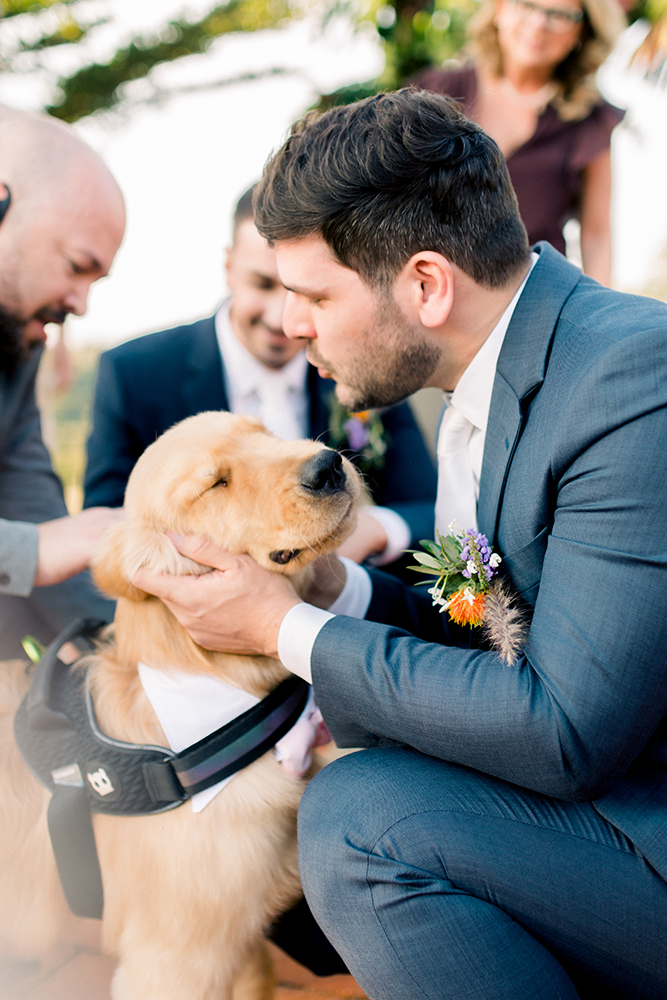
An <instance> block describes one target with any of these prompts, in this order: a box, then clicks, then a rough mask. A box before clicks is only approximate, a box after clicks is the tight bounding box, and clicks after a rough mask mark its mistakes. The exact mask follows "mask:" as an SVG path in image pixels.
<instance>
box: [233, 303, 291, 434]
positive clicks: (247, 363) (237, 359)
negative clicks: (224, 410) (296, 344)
mask: <svg viewBox="0 0 667 1000" xmlns="http://www.w3.org/2000/svg"><path fill="white" fill-rule="evenodd" d="M230 305H231V299H227V301H226V302H223V304H222V305H221V306H220V308H219V309H218V311H217V313H216V316H215V332H216V336H217V338H218V347H219V348H220V354H221V355H222V358H223V360H224V365H223V370H224V376H225V391H226V393H227V401H228V403H229V409H230V410H231V412H232V413H244V414H247V415H248V416H251V417H259V418H260V420H262V421H263V422H264V424H265V426H266V427H267V428H268V430H270V431H273V433H274V434H276V435H277V436H278V437H282V438H283V439H284V440H297V439H298V438H304V437H308V394H307V391H306V380H307V373H308V361H307V359H306V355H305V354H304V352H303V351H299V353H298V354H297V355H295V357H293V358H292V359H291V360H290V361H288V362H287V364H286V365H283V367H282V368H277V369H271V368H268V367H267V366H266V365H263V364H262V362H261V361H258V360H257V358H256V357H254V355H252V354H251V353H250V351H249V350H248V349H247V347H245V346H244V345H243V344H242V343H241V341H240V340H239V339H238V337H237V336H236V334H235V333H234V329H233V327H232V324H231V320H230V318H229V308H230ZM265 386H268V391H263V390H264V387H265ZM272 404H273V405H272ZM285 404H286V405H285ZM286 409H287V410H288V412H285V410H286ZM274 428H275V429H274Z"/></svg>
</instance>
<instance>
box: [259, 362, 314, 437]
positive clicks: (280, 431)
mask: <svg viewBox="0 0 667 1000" xmlns="http://www.w3.org/2000/svg"><path fill="white" fill-rule="evenodd" d="M257 395H258V396H259V404H260V407H259V417H260V419H261V420H262V422H263V424H264V426H265V427H266V428H267V430H270V431H271V432H272V433H273V434H275V435H276V437H279V438H282V439H283V441H295V440H297V439H299V438H302V437H303V429H302V428H301V427H300V426H299V421H298V419H297V417H296V414H295V412H294V404H293V401H292V397H291V392H290V385H289V382H288V381H287V379H286V378H285V377H284V375H283V374H282V373H281V372H272V371H267V372H265V373H264V374H263V375H262V378H261V380H260V381H259V383H258V385H257Z"/></svg>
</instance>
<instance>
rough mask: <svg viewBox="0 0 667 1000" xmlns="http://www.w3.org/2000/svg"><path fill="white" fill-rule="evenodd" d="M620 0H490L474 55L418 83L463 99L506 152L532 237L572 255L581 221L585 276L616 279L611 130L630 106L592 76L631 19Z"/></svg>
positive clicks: (475, 29) (473, 36) (474, 25)
mask: <svg viewBox="0 0 667 1000" xmlns="http://www.w3.org/2000/svg"><path fill="white" fill-rule="evenodd" d="M624 23H625V22H624V16H623V12H622V10H621V7H620V6H619V5H618V3H617V2H616V0H485V3H484V4H483V6H482V8H481V10H480V11H479V12H478V14H477V15H476V16H475V17H474V18H473V19H472V20H471V22H470V29H469V35H470V46H469V48H470V54H471V56H472V61H471V62H469V63H467V64H465V65H463V66H462V67H461V68H458V69H448V70H445V69H432V70H427V71H425V72H424V73H422V74H420V75H419V76H418V77H417V79H416V80H415V82H416V83H417V84H419V85H420V86H422V87H424V88H425V89H426V90H432V91H436V92H438V93H445V94H449V95H450V96H451V97H455V98H457V99H458V100H460V101H461V102H462V104H463V106H464V109H465V112H466V114H467V115H468V116H469V117H470V118H472V119H474V120H475V121H476V122H478V124H480V125H481V126H482V128H484V129H485V131H486V132H488V133H489V135H491V136H493V138H494V139H495V140H496V142H497V143H498V145H499V146H500V149H501V150H502V152H503V153H504V154H505V157H506V159H507V165H508V167H509V171H510V176H511V178H512V183H513V184H514V188H515V191H516V193H517V198H518V200H519V209H520V211H521V216H522V218H523V221H524V223H525V225H526V229H527V230H528V237H529V239H530V242H531V243H537V242H538V241H539V240H548V241H549V242H550V243H551V244H552V245H553V246H555V247H556V249H558V250H560V251H561V252H563V253H564V252H565V239H564V237H563V225H564V224H565V222H567V220H568V219H570V218H577V219H579V221H580V223H581V255H582V262H583V268H584V271H585V273H586V274H589V275H590V276H591V277H593V278H596V279H597V280H598V281H601V282H603V283H604V284H609V279H610V272H611V248H610V244H611V239H610V225H609V205H610V197H611V155H610V137H611V132H612V129H613V128H614V126H615V125H617V124H618V122H619V121H620V120H621V118H622V115H623V113H622V112H621V111H619V110H618V109H617V108H614V107H612V106H611V105H610V104H608V103H607V102H606V101H604V100H602V98H601V97H600V94H599V92H598V91H597V89H596V87H595V81H594V74H595V71H596V70H597V69H598V67H599V66H600V65H601V64H602V62H603V61H604V59H605V58H606V56H607V55H608V53H609V52H610V50H611V48H612V46H613V44H614V42H615V40H616V38H617V37H618V35H619V33H620V31H621V30H622V28H623V26H624Z"/></svg>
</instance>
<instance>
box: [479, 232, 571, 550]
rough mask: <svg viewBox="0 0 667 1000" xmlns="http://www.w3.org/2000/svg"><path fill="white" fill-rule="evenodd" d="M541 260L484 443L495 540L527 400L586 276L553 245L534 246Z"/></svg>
mask: <svg viewBox="0 0 667 1000" xmlns="http://www.w3.org/2000/svg"><path fill="white" fill-rule="evenodd" d="M535 250H536V251H537V252H538V253H539V254H540V259H539V261H538V262H537V264H536V265H535V267H534V268H533V271H532V273H531V275H530V277H529V279H528V281H527V282H526V287H525V288H524V290H523V293H522V295H521V298H520V299H519V301H518V303H517V306H516V308H515V310H514V314H513V316H512V319H511V321H510V325H509V327H508V329H507V333H506V335H505V341H504V343H503V346H502V349H501V351H500V356H499V358H498V364H497V367H496V378H495V381H494V384H493V395H492V397H491V408H490V410H489V420H488V424H487V431H486V441H485V444H484V460H483V463H482V475H481V479H480V486H479V501H478V505H477V520H478V524H479V530H480V531H482V532H483V533H484V534H485V535H486V536H487V538H489V539H490V540H491V541H492V543H493V541H495V538H496V531H497V528H498V517H499V514H500V507H501V502H502V496H503V489H504V486H505V482H506V480H507V473H508V471H509V467H510V464H511V461H512V456H513V455H514V451H515V448H516V446H517V443H518V441H519V438H520V437H521V432H522V429H523V422H524V420H525V413H526V403H527V402H528V401H529V400H530V399H531V398H532V397H533V396H534V395H535V393H536V392H537V391H538V390H539V387H540V386H541V385H542V382H543V381H544V376H545V373H546V369H547V364H548V358H549V350H550V346H551V340H552V337H553V334H554V331H555V328H556V324H557V322H558V318H559V316H560V313H561V310H562V308H563V305H564V303H565V301H566V299H567V298H568V296H569V295H570V293H571V292H572V289H573V288H574V287H575V285H576V284H577V283H578V281H579V279H580V278H581V272H580V271H579V269H578V268H576V267H574V266H573V265H572V264H570V263H568V261H566V260H565V258H564V257H562V256H561V255H560V254H559V253H558V252H557V251H556V250H554V249H553V247H551V246H550V245H549V244H548V243H540V244H538V245H537V247H535Z"/></svg>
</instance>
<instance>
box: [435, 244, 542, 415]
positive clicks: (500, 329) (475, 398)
mask: <svg viewBox="0 0 667 1000" xmlns="http://www.w3.org/2000/svg"><path fill="white" fill-rule="evenodd" d="M530 257H531V260H530V267H529V269H528V273H527V274H526V277H525V278H524V279H523V281H522V282H521V284H520V285H519V287H518V288H517V290H516V294H515V296H514V298H513V299H512V301H511V302H510V304H509V305H508V307H507V309H506V310H505V312H504V313H503V314H502V316H501V317H500V319H499V320H498V322H497V323H496V325H495V326H494V328H493V330H492V331H491V333H490V334H489V336H488V337H487V339H486V340H485V341H484V343H483V344H482V346H481V347H480V349H479V351H478V352H477V354H476V355H475V357H474V358H473V359H472V361H471V362H470V364H469V365H468V367H467V368H466V370H465V371H464V372H463V375H462V376H461V378H460V379H459V381H458V383H457V385H456V388H455V389H454V391H453V392H452V393H445V400H446V401H447V403H448V404H450V403H451V404H452V405H453V406H455V407H456V409H457V410H458V411H459V413H462V414H463V416H464V417H466V418H467V419H468V420H469V421H470V423H471V424H472V425H473V426H474V427H477V428H478V429H479V430H481V431H484V432H486V425H487V421H488V419H489V410H490V408H491V395H492V393H493V383H494V380H495V377H496V365H497V364H498V355H499V354H500V349H501V347H502V346H503V341H504V340H505V334H506V333H507V328H508V327H509V325H510V320H511V319H512V315H513V313H514V310H515V309H516V305H517V302H518V301H519V299H520V297H521V293H522V292H523V290H524V288H525V286H526V282H527V281H528V278H529V277H530V272H531V271H532V270H533V268H534V267H535V265H536V263H537V262H538V260H539V259H540V258H539V255H538V254H536V253H531V255H530Z"/></svg>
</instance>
